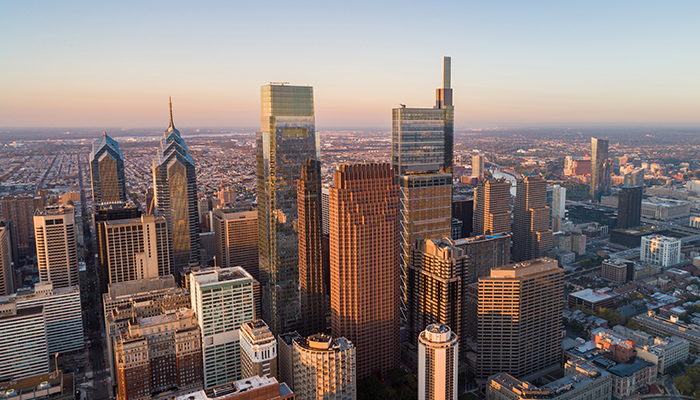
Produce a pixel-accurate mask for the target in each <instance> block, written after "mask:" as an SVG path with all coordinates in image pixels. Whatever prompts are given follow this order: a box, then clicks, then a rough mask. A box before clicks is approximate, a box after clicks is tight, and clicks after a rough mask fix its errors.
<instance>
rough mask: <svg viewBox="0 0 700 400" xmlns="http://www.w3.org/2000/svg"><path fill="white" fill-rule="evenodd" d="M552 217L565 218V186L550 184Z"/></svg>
mask: <svg viewBox="0 0 700 400" xmlns="http://www.w3.org/2000/svg"><path fill="white" fill-rule="evenodd" d="M552 218H561V219H563V218H566V188H565V187H562V186H561V185H554V186H552Z"/></svg>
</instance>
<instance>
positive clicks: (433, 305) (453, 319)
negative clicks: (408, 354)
mask: <svg viewBox="0 0 700 400" xmlns="http://www.w3.org/2000/svg"><path fill="white" fill-rule="evenodd" d="M467 262H468V257H467V256H466V254H465V252H464V249H461V248H459V247H455V246H453V245H452V242H451V241H450V240H448V239H443V240H430V239H428V240H423V239H418V240H417V241H416V245H415V247H414V248H413V252H412V255H411V262H410V264H409V265H408V285H407V286H408V296H407V298H408V301H407V302H406V310H407V313H406V314H407V315H406V317H407V318H406V320H407V324H406V328H407V334H408V341H409V342H410V343H411V344H413V345H417V344H418V335H420V333H421V332H422V331H423V330H424V329H425V327H426V326H428V325H431V324H445V325H449V326H453V327H455V333H456V334H457V335H459V336H460V337H461V335H460V330H461V327H462V283H463V282H466V279H465V278H466V274H467ZM465 322H466V321H465Z"/></svg>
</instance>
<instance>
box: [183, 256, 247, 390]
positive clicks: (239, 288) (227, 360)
mask: <svg viewBox="0 0 700 400" xmlns="http://www.w3.org/2000/svg"><path fill="white" fill-rule="evenodd" d="M189 282H190V284H189V288H190V296H191V301H192V308H193V309H194V310H195V312H196V313H197V320H198V321H199V327H200V328H201V329H202V353H203V354H204V388H205V389H208V388H210V387H212V386H215V385H221V384H224V383H228V382H231V381H235V380H237V379H240V378H241V357H240V353H241V350H240V337H239V335H238V329H239V328H240V327H241V325H243V323H244V322H246V321H250V320H252V319H253V315H254V314H253V309H254V307H253V282H254V280H253V277H252V276H250V274H249V273H248V272H246V270H244V269H243V268H240V267H231V268H218V267H211V268H205V269H202V270H201V271H192V272H191V273H190V274H189Z"/></svg>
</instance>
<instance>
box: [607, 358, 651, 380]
mask: <svg viewBox="0 0 700 400" xmlns="http://www.w3.org/2000/svg"><path fill="white" fill-rule="evenodd" d="M651 365H652V364H649V363H648V362H646V361H642V360H639V359H636V358H635V359H634V360H631V361H627V362H624V363H621V364H617V365H616V366H614V367H611V368H608V372H610V373H611V374H613V375H617V376H632V375H634V373H635V372H637V371H640V370H642V369H644V368H647V367H650V366H651Z"/></svg>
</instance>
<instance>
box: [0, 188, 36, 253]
mask: <svg viewBox="0 0 700 400" xmlns="http://www.w3.org/2000/svg"><path fill="white" fill-rule="evenodd" d="M42 208H44V198H43V197H39V196H36V197H35V196H29V195H18V196H10V197H3V199H2V219H4V220H5V222H6V223H7V222H9V225H10V239H11V240H12V242H11V248H12V260H13V261H14V262H15V264H18V263H19V261H20V260H21V259H23V258H25V257H27V256H29V255H33V254H36V244H35V241H34V212H36V210H39V209H42Z"/></svg>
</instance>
